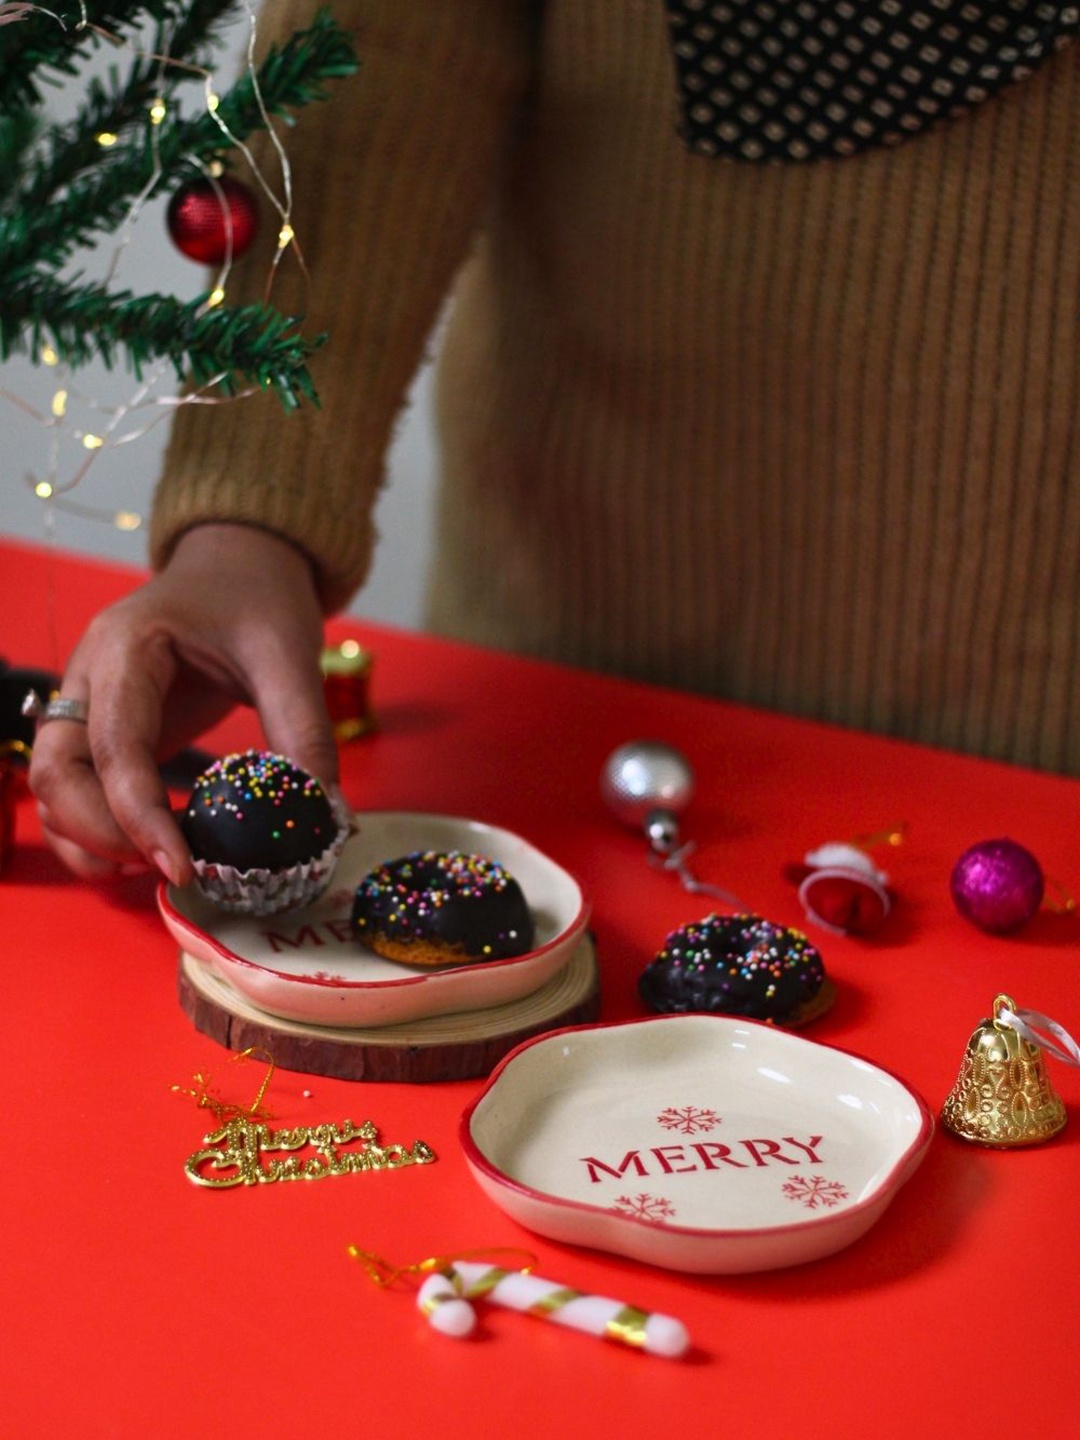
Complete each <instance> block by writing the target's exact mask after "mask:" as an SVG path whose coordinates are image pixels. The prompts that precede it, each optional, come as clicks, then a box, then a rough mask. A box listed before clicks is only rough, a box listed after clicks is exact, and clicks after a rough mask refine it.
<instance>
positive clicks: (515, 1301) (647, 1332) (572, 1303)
mask: <svg viewBox="0 0 1080 1440" xmlns="http://www.w3.org/2000/svg"><path fill="white" fill-rule="evenodd" d="M481 1298H486V1299H488V1300H491V1301H493V1302H494V1303H495V1304H496V1305H505V1306H506V1307H507V1308H508V1309H510V1310H517V1311H520V1312H521V1313H522V1314H524V1315H537V1316H539V1317H541V1318H542V1319H544V1320H553V1321H555V1323H556V1324H558V1325H567V1326H569V1327H570V1328H571V1329H574V1330H581V1331H583V1332H584V1333H585V1334H586V1335H598V1336H600V1337H601V1338H603V1339H605V1340H614V1341H617V1342H618V1343H619V1344H621V1345H629V1346H630V1347H632V1348H633V1349H637V1350H644V1351H646V1352H647V1353H648V1354H650V1355H663V1356H666V1357H668V1358H670V1359H676V1358H678V1357H679V1356H680V1355H684V1354H685V1353H686V1351H687V1349H688V1348H689V1345H690V1336H689V1334H688V1333H687V1330H686V1326H685V1325H683V1323H682V1321H681V1320H675V1319H673V1318H672V1317H671V1316H670V1315H658V1314H654V1313H650V1312H649V1311H646V1310H639V1309H637V1308H636V1307H635V1306H633V1305H624V1304H623V1303H622V1301H621V1300H609V1299H606V1298H605V1297H604V1296H602V1295H586V1294H583V1293H582V1292H581V1291H580V1290H571V1289H569V1288H568V1287H567V1286H565V1285H558V1284H556V1283H555V1282H554V1281H552V1280H542V1279H541V1278H540V1276H539V1275H529V1274H526V1273H525V1271H523V1270H502V1269H500V1268H499V1267H498V1266H494V1265H479V1264H476V1263H474V1262H472V1261H468V1260H454V1261H453V1262H452V1263H451V1264H449V1265H446V1266H444V1267H443V1268H442V1269H440V1270H437V1271H435V1272H433V1273H432V1274H430V1275H429V1276H428V1277H427V1279H426V1280H425V1281H424V1283H423V1284H422V1285H421V1287H420V1292H419V1294H418V1296H417V1304H418V1306H419V1308H420V1310H421V1311H422V1313H423V1314H425V1315H426V1316H427V1317H428V1320H429V1322H430V1323H431V1324H432V1326H434V1328H435V1329H436V1330H439V1331H441V1332H442V1333H443V1334H444V1335H454V1336H464V1335H468V1334H469V1333H470V1332H471V1331H472V1330H473V1328H474V1326H475V1324H476V1314H475V1312H474V1310H473V1308H472V1306H471V1305H470V1304H469V1301H470V1300H477V1299H481Z"/></svg>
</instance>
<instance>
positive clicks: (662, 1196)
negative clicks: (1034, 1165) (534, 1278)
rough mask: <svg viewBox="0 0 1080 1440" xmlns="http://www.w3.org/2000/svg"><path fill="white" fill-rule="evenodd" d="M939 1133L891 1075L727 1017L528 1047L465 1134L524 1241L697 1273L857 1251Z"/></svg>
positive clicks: (610, 1029) (508, 1064)
mask: <svg viewBox="0 0 1080 1440" xmlns="http://www.w3.org/2000/svg"><path fill="white" fill-rule="evenodd" d="M932 1133H933V1119H932V1117H931V1115H930V1112H929V1110H928V1109H927V1107H926V1104H925V1103H924V1102H923V1100H922V1099H921V1098H920V1097H919V1096H918V1095H917V1094H915V1092H914V1091H913V1090H911V1089H910V1088H909V1087H908V1086H907V1085H905V1084H903V1083H902V1082H901V1081H900V1080H898V1079H897V1078H896V1077H895V1076H894V1075H891V1074H889V1073H888V1071H885V1070H881V1069H879V1068H878V1067H877V1066H876V1065H871V1064H870V1063H869V1062H868V1061H866V1060H862V1059H859V1058H858V1057H857V1056H854V1055H849V1054H847V1053H846V1052H844V1051H841V1050H835V1049H833V1048H831V1047H830V1046H826V1045H820V1044H816V1043H814V1042H813V1041H811V1040H804V1039H802V1038H801V1037H799V1036H796V1035H792V1034H790V1033H788V1032H786V1031H783V1030H777V1029H774V1028H773V1027H772V1026H768V1025H760V1024H756V1023H754V1022H753V1021H745V1020H733V1019H729V1018H727V1017H723V1016H716V1015H662V1016H654V1017H651V1018H650V1019H647V1020H640V1021H631V1022H628V1023H625V1024H619V1025H600V1026H594V1027H583V1028H579V1029H569V1030H561V1031H555V1032H553V1033H552V1034H550V1035H545V1036H542V1037H541V1038H540V1039H538V1040H533V1041H528V1042H526V1043H525V1044H524V1045H521V1046H519V1047H518V1048H517V1049H516V1050H514V1051H512V1052H511V1054H510V1055H508V1056H507V1057H506V1059H505V1060H503V1061H502V1063H501V1064H500V1065H499V1066H498V1067H497V1069H496V1070H495V1071H494V1072H493V1074H492V1075H491V1077H490V1079H489V1080H488V1082H487V1084H486V1086H485V1088H484V1089H483V1090H482V1091H481V1093H480V1095H479V1096H478V1097H477V1099H476V1100H475V1101H474V1102H473V1103H472V1105H470V1107H469V1108H468V1110H466V1112H465V1114H464V1116H463V1118H462V1127H461V1139H462V1144H463V1146H464V1149H465V1156H466V1159H467V1160H468V1163H469V1166H470V1168H471V1169H472V1172H473V1174H474V1176H475V1177H476V1179H477V1181H478V1182H479V1184H480V1187H481V1188H482V1189H483V1190H484V1191H485V1192H486V1194H487V1195H488V1196H490V1198H491V1199H492V1200H493V1201H494V1202H495V1204H496V1205H498V1206H499V1207H500V1208H501V1209H503V1210H505V1211H506V1212H507V1214H509V1215H511V1216H513V1218H514V1219H515V1220H518V1221H519V1222H520V1223H521V1224H522V1225H525V1226H526V1227H527V1228H528V1229H530V1230H534V1231H536V1232H537V1233H538V1234H541V1235H546V1236H548V1237H549V1238H551V1239H553V1240H563V1241H567V1242H569V1243H570V1244H574V1245H589V1246H594V1247H596V1248H598V1249H601V1250H610V1251H614V1252H615V1253H616V1254H619V1255H628V1256H630V1257H631V1258H632V1259H635V1260H645V1261H648V1262H649V1263H651V1264H654V1265H662V1266H665V1267H667V1268H668V1269H673V1270H686V1271H693V1272H697V1273H700V1274H737V1273H740V1272H744V1271H751V1270H772V1269H778V1268H779V1267H781V1266H784V1265H797V1264H801V1263H802V1262H804V1261H807V1260H817V1259H820V1258H821V1257H822V1256H825V1255H831V1254H833V1253H834V1252H835V1251H837V1250H840V1249H842V1248H843V1247H844V1246H846V1245H850V1244H851V1243H852V1241H854V1240H857V1239H858V1238H859V1237H860V1236H861V1235H863V1234H864V1233H865V1232H866V1231H867V1230H868V1229H869V1228H870V1226H871V1225H873V1223H874V1221H875V1220H877V1219H878V1218H879V1216H880V1215H881V1214H882V1212H883V1211H884V1209H885V1207H886V1206H887V1205H888V1204H889V1201H890V1200H891V1199H892V1198H893V1196H894V1195H895V1194H896V1191H897V1190H898V1189H899V1187H900V1186H901V1185H902V1184H903V1183H904V1182H905V1181H906V1180H907V1179H908V1178H909V1176H911V1175H912V1174H913V1173H914V1171H915V1169H916V1168H917V1166H918V1164H919V1162H920V1161H921V1160H922V1158H923V1155H924V1154H925V1152H926V1147H927V1146H928V1144H929V1143H930V1137H931V1134H932Z"/></svg>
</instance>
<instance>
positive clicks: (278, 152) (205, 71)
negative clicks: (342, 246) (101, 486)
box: [0, 0, 311, 544]
mask: <svg viewBox="0 0 1080 1440" xmlns="http://www.w3.org/2000/svg"><path fill="white" fill-rule="evenodd" d="M242 9H243V18H242V20H241V21H239V22H238V23H242V24H244V25H246V28H247V36H246V40H245V43H244V45H243V48H242V56H243V58H242V76H243V79H244V80H245V81H246V83H247V85H248V86H249V87H250V91H251V95H252V97H253V100H254V104H255V106H256V108H257V111H258V114H259V116H260V118H261V121H262V125H263V127H264V129H265V132H266V134H267V136H268V139H269V143H270V145H271V147H272V150H273V153H274V156H275V160H276V165H277V168H278V172H279V178H278V181H277V183H276V184H275V183H274V182H273V181H272V180H271V178H270V177H269V176H268V175H267V173H266V172H265V170H264V169H263V167H262V166H260V165H259V163H258V161H257V159H256V157H255V155H254V153H253V151H252V149H251V147H250V146H248V145H247V144H245V143H244V142H243V141H242V140H241V139H240V137H239V136H237V135H236V134H235V133H234V132H233V130H232V129H231V128H230V126H229V124H228V122H227V120H226V118H225V116H224V115H223V114H222V111H221V105H220V95H219V90H220V89H221V87H220V86H219V85H218V83H217V72H216V71H215V70H213V69H210V68H207V67H206V66H201V65H196V64H194V63H192V62H191V61H188V60H182V59H178V58H176V57H174V56H173V55H172V54H171V53H170V52H169V45H168V41H167V40H166V45H165V48H164V50H163V51H160V52H159V51H156V50H149V49H147V48H145V47H144V46H143V45H142V44H140V43H139V40H138V38H137V37H129V36H124V35H121V34H118V33H116V32H114V31H111V30H109V29H106V28H105V27H103V26H101V25H99V24H97V23H96V22H94V21H92V20H91V19H90V17H89V14H88V11H87V8H86V5H85V3H83V0H79V4H78V16H77V18H76V19H74V20H69V19H65V18H64V17H63V16H61V15H60V14H58V13H57V12H56V11H54V10H51V9H49V8H48V7H46V6H42V5H35V4H26V3H22V0H19V3H15V4H0V24H14V23H18V22H23V21H26V20H27V19H29V18H30V17H31V16H42V17H45V18H47V19H48V20H49V21H50V22H52V23H55V24H57V25H59V26H60V27H61V29H62V30H64V31H68V32H70V33H72V34H78V33H79V32H83V31H86V32H90V33H92V34H94V35H96V36H98V37H100V38H101V39H103V40H104V41H106V42H107V43H108V44H109V45H110V46H112V47H113V48H115V49H117V50H123V51H126V52H127V53H128V54H129V55H130V56H131V57H132V60H133V61H144V62H145V61H149V62H152V63H153V64H155V65H156V67H157V73H158V77H159V84H158V86H157V93H156V94H155V95H154V98H153V99H152V100H151V102H150V104H149V105H148V107H147V112H146V127H147V134H148V141H149V146H148V149H149V155H150V161H151V164H150V173H149V175H148V176H147V178H146V181H145V183H144V184H143V185H142V186H141V187H140V189H139V191H138V193H137V194H136V195H135V196H134V197H133V198H132V200H131V202H130V204H129V205H128V207H127V210H126V212H125V215H124V218H123V220H122V221H121V223H120V225H119V226H118V227H117V229H116V231H115V234H114V243H113V245H112V248H111V250H110V252H109V254H108V256H107V260H106V263H105V267H104V276H105V279H104V283H105V284H106V285H111V284H113V283H114V282H115V280H116V278H117V276H118V275H119V274H120V273H121V271H122V269H123V265H124V260H125V257H126V254H127V252H128V250H129V247H130V245H131V242H132V239H133V236H134V233H135V230H136V227H137V225H138V223H139V221H140V220H141V219H142V218H143V213H144V211H145V208H146V206H147V204H148V203H149V202H150V200H152V199H154V198H156V196H157V194H158V192H159V189H160V185H161V182H162V179H163V178H164V174H165V169H164V165H163V163H162V156H161V134H162V132H163V127H164V124H165V121H166V120H167V119H168V118H169V114H170V101H169V99H167V98H166V96H165V94H164V93H163V92H164V90H165V88H166V85H165V81H166V77H167V75H168V74H169V72H171V71H182V72H184V73H185V74H187V75H189V76H191V78H192V79H195V80H198V81H201V93H202V105H203V108H204V110H205V113H206V114H207V115H208V116H209V117H210V118H211V119H212V120H213V123H214V125H215V126H216V127H217V128H218V129H219V130H220V132H221V137H222V150H223V151H225V150H226V149H232V150H235V151H237V152H238V153H240V154H241V155H242V156H243V157H244V159H245V161H246V163H247V165H248V167H249V170H250V176H251V179H252V180H253V183H254V184H255V185H256V186H257V187H258V189H259V190H260V192H261V193H262V194H263V196H264V197H265V198H266V200H267V202H268V204H269V205H270V206H271V207H272V209H273V210H274V212H275V214H276V217H277V222H278V243H277V245H276V246H275V247H274V250H273V253H272V256H271V258H270V262H269V269H268V273H267V278H266V284H265V287H264V303H269V300H270V297H271V294H272V288H273V283H274V279H275V277H276V274H277V271H278V267H279V266H280V263H281V260H282V258H283V256H284V254H285V253H286V252H291V253H292V254H293V256H294V257H295V263H296V264H297V265H298V266H299V268H300V271H301V274H302V276H303V278H304V281H305V283H306V284H307V285H308V286H310V281H311V277H310V274H309V272H308V270H307V267H306V264H305V261H304V257H303V253H302V249H301V246H300V244H299V241H298V239H297V235H296V230H295V220H294V214H293V178H292V170H291V166H290V161H289V156H288V152H287V150H286V147H285V145H284V144H283V142H282V140H281V137H280V134H279V133H278V128H277V126H276V125H275V123H274V121H273V119H272V117H271V114H270V111H269V107H268V106H267V104H266V101H265V97H264V95H263V92H262V89H261V86H260V83H259V77H258V67H257V64H256V48H257V40H258V17H257V14H256V9H255V6H254V5H253V4H252V3H251V0H242ZM118 139H119V137H118V136H117V135H115V134H114V133H113V132H111V131H107V130H104V131H102V132H100V133H99V134H98V135H97V136H96V140H97V143H98V145H99V146H100V147H101V149H102V150H103V151H106V150H108V149H110V148H112V146H113V145H114V144H115V143H117V141H118ZM188 159H189V163H191V164H192V166H193V167H194V168H196V169H198V170H200V171H201V172H202V173H203V174H204V176H206V178H207V179H208V180H210V182H211V184H212V185H213V183H214V180H215V178H216V177H215V173H214V172H215V171H216V172H217V173H219V174H220V166H217V165H213V164H207V163H206V162H204V161H203V160H201V159H200V158H199V157H198V156H195V155H191V156H189V157H188ZM216 194H217V198H218V202H219V204H220V206H221V212H222V219H223V224H224V227H225V229H226V233H227V234H228V232H229V230H230V229H231V226H230V215H229V210H228V206H227V203H226V200H225V197H224V195H223V193H222V191H221V190H220V188H217V190H216ZM231 271H232V254H231V245H230V246H229V252H228V253H227V254H226V257H225V260H224V262H223V263H222V264H221V265H220V267H218V268H217V270H216V273H215V275H214V277H213V279H212V281H211V283H210V285H209V288H208V293H207V296H206V298H205V300H204V301H203V303H202V305H201V306H200V307H199V308H198V310H197V311H196V314H197V315H202V314H205V313H206V312H207V311H209V310H212V309H214V308H216V307H218V306H220V305H221V304H223V303H224V301H225V298H226V294H227V288H228V284H229V279H230V275H231ZM40 359H41V361H42V363H43V364H44V365H46V366H48V367H50V368H51V369H53V370H54V389H53V392H52V395H51V397H50V398H49V400H48V401H47V403H46V405H44V406H41V405H34V404H32V403H31V402H29V401H28V400H26V399H25V397H22V396H20V395H18V394H16V393H15V392H13V391H12V390H10V389H9V388H7V387H4V386H0V398H2V399H3V400H4V401H6V402H7V403H8V404H10V405H12V406H14V407H15V408H17V409H18V410H19V411H20V412H21V413H22V414H24V415H25V416H27V417H28V418H29V419H30V420H31V421H33V422H34V423H36V424H37V425H38V426H40V427H41V429H42V430H44V431H45V432H46V433H47V437H48V439H47V446H46V450H45V454H44V456H43V460H42V466H41V468H40V469H39V470H38V471H37V472H36V473H34V472H32V473H28V474H27V475H26V476H25V477H24V482H25V484H26V485H27V487H28V488H29V489H30V490H31V491H32V493H33V494H34V496H35V497H36V499H37V500H39V501H40V502H41V503H42V509H43V530H44V536H45V540H46V542H47V543H49V544H51V543H52V542H53V541H54V539H55V516H56V514H57V513H58V512H60V513H65V514H68V515H72V516H74V517H77V518H79V519H84V520H89V521H96V522H100V523H105V524H109V525H111V526H113V527H114V528H116V529H118V530H121V531H133V530H136V529H139V528H140V527H141V525H142V516H141V514H139V513H138V512H137V511H135V510H133V509H131V508H129V507H120V508H116V507H105V506H97V505H91V504H87V503H82V502H79V501H77V500H76V499H74V498H73V492H75V491H77V490H78V489H79V487H80V486H81V485H82V484H83V482H84V481H85V480H86V478H87V476H88V475H89V474H90V472H91V470H92V469H93V468H94V467H96V466H97V465H98V464H99V462H100V461H101V459H102V457H103V456H104V455H105V454H106V453H107V452H111V451H113V450H116V449H117V448H118V447H120V446H123V445H127V444H130V443H131V442H132V441H135V440H140V439H142V438H143V437H144V436H146V435H147V434H149V433H150V432H151V431H152V430H154V429H155V428H156V427H157V426H158V425H160V424H161V423H162V422H163V421H167V420H169V419H170V418H171V416H172V415H173V413H174V412H175V410H176V409H177V407H179V406H181V405H189V404H212V405H221V404H228V403H232V402H233V401H235V400H241V399H244V398H247V397H249V396H251V395H254V394H257V393H260V390H261V387H260V386H259V385H257V384H251V385H247V386H244V387H242V388H241V389H239V390H238V391H237V392H236V393H235V394H232V395H227V396H226V395H220V394H216V393H214V392H215V391H216V388H217V386H218V385H219V384H220V382H221V381H222V380H224V379H225V378H226V376H225V375H224V374H216V375H214V376H212V377H211V378H210V379H209V380H207V381H205V383H201V384H199V385H190V386H188V387H186V388H184V389H183V390H180V391H178V392H176V393H159V391H160V387H161V384H162V381H163V379H164V377H165V375H166V373H167V372H168V371H170V370H172V368H173V366H172V364H171V363H170V362H169V361H168V360H159V361H156V362H155V363H154V364H153V365H151V366H150V367H149V368H148V369H147V370H146V371H145V372H144V374H143V376H142V377H141V378H140V380H139V381H138V383H137V384H136V385H135V386H134V387H133V388H132V390H131V391H130V392H129V393H128V394H127V395H126V396H125V397H124V398H122V399H121V400H119V401H118V402H113V403H108V404H106V403H103V402H102V401H100V400H98V399H96V398H95V397H94V396H92V395H91V394H89V393H87V392H86V391H85V390H84V389H82V388H81V387H80V386H79V385H78V384H77V383H76V382H75V380H74V378H73V368H74V367H72V366H71V365H68V364H66V363H64V362H63V361H62V360H61V359H60V357H59V356H58V355H57V354H56V352H55V350H53V349H52V348H51V347H48V346H46V347H43V349H42V351H41V354H40ZM73 454H74V455H75V456H76V457H77V458H72V456H73Z"/></svg>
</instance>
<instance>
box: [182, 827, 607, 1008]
mask: <svg viewBox="0 0 1080 1440" xmlns="http://www.w3.org/2000/svg"><path fill="white" fill-rule="evenodd" d="M354 823H355V824H356V827H357V833H356V834H354V835H352V836H350V837H349V840H348V841H347V842H346V845H345V849H344V851H343V853H342V856H341V860H340V862H339V864H338V868H337V871H336V873H335V875H334V879H333V881H332V882H331V885H330V889H329V890H328V891H327V893H326V894H325V895H323V896H322V897H321V898H320V899H319V900H318V901H316V903H315V904H314V905H309V906H306V907H305V908H303V909H300V910H289V911H285V912H284V913H282V914H278V915H267V916H245V915H230V914H229V913H228V912H226V911H224V910H220V909H218V908H217V907H216V906H214V905H212V904H211V903H210V901H209V900H207V899H206V898H205V897H204V896H203V895H202V893H201V892H200V891H199V890H197V889H196V888H195V886H193V885H189V886H185V887H184V888H183V889H176V888H175V887H173V886H171V885H169V886H167V885H162V886H161V887H159V890H158V906H159V908H160V910H161V914H162V917H163V919H164V921H165V924H166V926H167V928H168V930H169V932H170V934H171V935H172V936H173V938H174V939H175V940H176V941H177V943H178V944H179V945H180V947H181V949H182V950H184V951H185V952H186V953H187V954H188V955H191V956H193V957H194V958H195V959H196V960H201V961H203V962H204V963H205V964H207V965H209V966H210V967H211V969H212V970H213V971H214V972H215V973H216V974H217V975H219V976H220V977H221V979H223V980H225V981H226V982H227V983H228V984H230V985H232V986H233V987H234V988H235V989H236V990H238V991H239V992H240V993H241V994H242V995H244V996H245V997H246V998H247V999H248V1000H250V1001H251V1002H252V1003H253V1004H254V1005H256V1006H258V1008H259V1009H260V1010H264V1011H266V1012H267V1013H268V1014H270V1015H278V1016H281V1017H282V1018H283V1019H285V1020H295V1021H299V1022H301V1023H303V1024H312V1025H339V1026H340V1025H344V1026H357V1027H368V1026H377V1025H397V1024H400V1023H402V1022H403V1021H407V1020H417V1019H420V1018H421V1017H423V1016H427V1015H448V1014H453V1013H454V1012H455V1011H459V1010H484V1009H488V1008H490V1007H491V1006H494V1005H502V1004H504V1003H506V1002H507V1001H511V1000H518V999H520V998H521V997H522V996H525V995H531V994H532V993H533V992H534V991H535V990H537V989H539V987H540V986H541V985H543V984H544V983H545V981H547V980H548V979H550V978H551V976H553V975H554V974H556V972H557V971H558V970H559V969H560V968H561V966H563V965H564V964H565V963H566V962H567V960H569V958H570V956H571V954H572V953H573V950H574V946H575V945H576V943H577V941H578V939H579V938H580V936H581V933H582V931H583V930H584V928H585V925H586V923H587V921H588V918H589V911H590V905H589V901H588V899H587V897H586V896H585V893H584V891H583V890H582V888H581V886H580V885H579V883H578V882H577V880H575V879H574V877H573V876H572V875H570V874H569V873H568V872H567V871H565V870H563V869H562V868H561V866H559V865H556V863H555V862H554V861H553V860H551V859H549V858H548V856H546V855H544V854H542V853H541V851H539V850H537V849H536V847H535V846H533V845H530V844H529V842H528V841H527V840H523V839H521V837H520V836H518V835H514V834H513V833H512V832H511V831H509V830H501V829H498V828H496V827H495V826H491V825H484V824H481V823H480V822H479V821H477V820H464V819H459V818H457V817H455V816H451V815H424V814H414V813H407V812H402V811H390V810H383V811H371V812H368V813H366V814H359V815H356V816H354ZM413 850H463V851H466V852H468V853H470V854H480V855H486V856H488V857H489V858H490V859H493V860H498V861H500V862H501V863H502V864H503V865H505V866H506V868H507V869H508V870H509V872H510V873H511V875H513V876H514V878H515V879H516V880H517V881H518V883H519V884H520V885H521V888H522V890H523V891H524V892H525V898H526V900H527V901H528V902H529V908H530V910H531V911H532V914H533V919H534V921H535V923H536V942H535V948H534V949H532V950H530V951H529V952H528V954H526V955H521V956H518V957H517V958H516V959H513V960H488V961H486V962H482V963H477V964H473V965H456V966H445V967H442V968H439V969H436V970H420V969H417V968H416V967H413V966H409V965H400V964H397V963H396V962H395V961H393V960H384V959H383V958H382V957H381V956H379V955H375V954H374V953H373V952H372V951H370V950H368V949H367V948H366V947H364V946H363V945H361V944H360V943H359V942H358V941H357V940H354V939H353V938H352V936H351V935H350V933H349V913H350V910H351V908H352V898H353V892H354V890H355V889H356V886H357V885H358V884H359V882H360V881H361V880H362V879H363V877H364V876H365V875H366V874H367V873H368V871H369V870H372V869H374V868H375V866H377V865H379V864H380V863H382V862H383V861H385V860H392V859H395V858H396V857H397V856H399V855H406V854H408V853H409V852H410V851H413Z"/></svg>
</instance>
